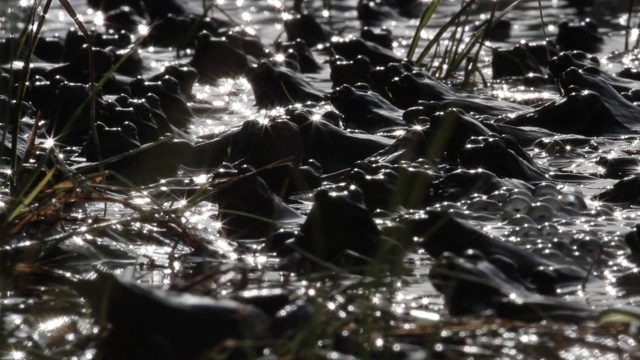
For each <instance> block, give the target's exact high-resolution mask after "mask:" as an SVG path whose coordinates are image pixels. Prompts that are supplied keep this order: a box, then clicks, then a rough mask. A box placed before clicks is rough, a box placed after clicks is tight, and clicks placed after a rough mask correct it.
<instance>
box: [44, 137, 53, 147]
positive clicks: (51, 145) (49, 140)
mask: <svg viewBox="0 0 640 360" xmlns="http://www.w3.org/2000/svg"><path fill="white" fill-rule="evenodd" d="M53 145H55V141H54V140H53V138H48V139H47V141H45V142H44V144H42V146H44V147H45V148H46V149H51V148H52V147H53Z"/></svg>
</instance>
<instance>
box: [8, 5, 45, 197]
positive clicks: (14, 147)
mask: <svg viewBox="0 0 640 360" xmlns="http://www.w3.org/2000/svg"><path fill="white" fill-rule="evenodd" d="M51 2H52V0H47V2H46V3H45V5H44V7H43V9H42V13H41V14H40V18H39V19H38V26H37V27H36V31H35V32H32V34H31V39H30V44H29V45H30V46H29V49H28V54H27V57H26V59H25V61H24V64H23V66H22V72H23V79H22V81H21V82H20V85H19V89H18V94H17V96H16V103H17V104H20V103H22V99H23V98H24V95H25V94H26V91H27V83H28V82H29V74H30V72H31V58H32V57H33V53H34V52H35V49H36V44H37V43H38V38H39V37H40V34H41V33H42V28H43V27H44V22H45V20H46V18H47V14H48V13H49V8H50V7H51ZM39 3H40V2H39V1H36V2H34V5H33V14H32V16H33V17H34V18H35V9H37V7H38V6H37V4H39ZM32 28H33V27H32ZM18 109H19V107H18ZM20 117H21V114H20V111H18V112H17V113H16V116H15V118H14V119H11V125H12V126H13V133H12V136H11V169H12V170H15V169H16V167H17V165H18V135H19V128H20ZM10 185H11V186H10V188H11V189H10V190H11V192H12V193H13V192H15V191H16V188H17V185H18V184H17V183H16V177H15V176H14V177H13V179H12V181H11V184H10Z"/></svg>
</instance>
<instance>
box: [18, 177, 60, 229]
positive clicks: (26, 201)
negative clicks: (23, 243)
mask: <svg viewBox="0 0 640 360" xmlns="http://www.w3.org/2000/svg"><path fill="white" fill-rule="evenodd" d="M55 172H56V168H55V167H54V168H51V170H49V171H48V172H47V175H46V176H45V177H44V178H43V179H42V180H40V182H39V183H38V185H37V186H36V187H35V188H34V189H33V190H32V191H31V193H29V195H27V197H25V198H24V201H20V203H18V206H16V208H15V209H14V210H13V211H12V212H11V215H9V218H8V219H7V221H11V220H13V219H14V218H15V217H16V216H18V215H19V214H20V213H21V212H22V210H23V209H24V208H25V207H27V206H29V204H30V203H31V202H32V201H33V199H35V197H36V196H37V195H38V194H39V193H40V192H41V191H42V189H43V188H44V186H45V185H47V182H49V180H50V179H51V177H52V176H53V174H55Z"/></svg>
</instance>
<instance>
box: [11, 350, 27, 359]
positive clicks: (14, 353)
mask: <svg viewBox="0 0 640 360" xmlns="http://www.w3.org/2000/svg"><path fill="white" fill-rule="evenodd" d="M26 358H27V354H26V353H25V352H24V351H18V350H13V351H11V352H10V353H9V354H8V355H7V359H11V360H22V359H26Z"/></svg>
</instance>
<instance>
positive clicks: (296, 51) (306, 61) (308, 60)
mask: <svg viewBox="0 0 640 360" xmlns="http://www.w3.org/2000/svg"><path fill="white" fill-rule="evenodd" d="M275 48H276V51H277V52H278V53H282V54H284V55H285V57H287V58H289V57H290V56H292V57H293V58H294V59H295V60H296V62H297V63H298V64H299V66H300V71H301V72H303V73H316V72H318V71H320V69H322V66H321V65H320V64H319V63H318V62H317V61H316V59H315V58H314V57H313V54H312V53H311V50H309V48H308V47H307V44H306V43H305V42H304V41H302V40H300V39H298V40H296V41H292V42H277V43H276V44H275Z"/></svg>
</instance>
